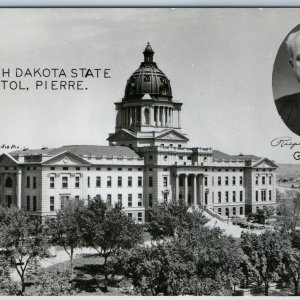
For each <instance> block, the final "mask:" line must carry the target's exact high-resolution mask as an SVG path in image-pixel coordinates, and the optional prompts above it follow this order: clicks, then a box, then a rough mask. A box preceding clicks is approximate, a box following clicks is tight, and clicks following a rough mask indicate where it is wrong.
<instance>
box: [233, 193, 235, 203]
mask: <svg viewBox="0 0 300 300" xmlns="http://www.w3.org/2000/svg"><path fill="white" fill-rule="evenodd" d="M232 202H235V191H233V192H232Z"/></svg>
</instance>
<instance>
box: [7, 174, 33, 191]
mask: <svg viewBox="0 0 300 300" xmlns="http://www.w3.org/2000/svg"><path fill="white" fill-rule="evenodd" d="M6 182H7V181H6ZM26 187H27V188H28V189H29V188H30V177H29V176H27V177H26Z"/></svg>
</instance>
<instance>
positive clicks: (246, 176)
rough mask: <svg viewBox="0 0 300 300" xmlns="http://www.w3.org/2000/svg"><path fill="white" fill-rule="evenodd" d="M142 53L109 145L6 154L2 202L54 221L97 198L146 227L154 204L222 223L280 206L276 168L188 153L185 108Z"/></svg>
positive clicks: (0, 169)
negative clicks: (68, 206) (177, 205)
mask: <svg viewBox="0 0 300 300" xmlns="http://www.w3.org/2000/svg"><path fill="white" fill-rule="evenodd" d="M143 54H144V61H143V62H142V63H141V64H140V67H139V68H138V69H137V70H136V71H135V72H134V73H133V74H132V75H131V76H130V77H129V79H128V80H127V83H126V87H125V94H124V97H123V98H122V101H121V102H116V103H115V106H116V124H115V132H113V133H110V134H109V137H108V139H107V140H108V142H109V145H108V146H98V145H71V146H62V147H59V148H46V147H45V148H41V149H23V150H18V151H14V152H11V153H9V154H5V153H3V154H2V155H1V156H0V203H2V204H3V203H4V204H6V205H8V206H10V205H16V206H18V207H20V208H22V209H24V210H26V211H28V212H29V213H30V214H35V215H39V216H49V215H55V213H56V210H58V209H60V208H61V207H63V205H64V201H66V200H68V199H84V200H87V199H89V198H93V197H95V196H97V195H100V196H101V198H102V199H103V200H104V201H106V202H107V203H108V205H114V203H116V202H121V203H122V205H123V207H124V210H125V211H126V213H127V214H128V215H129V216H130V217H132V218H133V219H135V220H136V221H137V222H146V221H147V220H148V218H149V211H151V209H152V207H153V206H154V205H155V204H156V203H160V202H163V201H166V202H170V201H175V200H178V199H183V200H184V201H185V202H186V203H187V204H188V205H189V206H190V207H191V208H192V209H198V208H204V209H205V210H206V211H207V212H209V213H210V214H211V215H220V216H222V217H233V216H245V215H247V214H249V213H255V212H256V210H257V209H258V208H262V207H263V206H273V207H275V206H276V173H275V171H276V168H277V165H276V164H275V163H274V162H273V161H271V160H269V159H268V158H264V157H257V156H255V155H228V154H225V153H223V152H220V151H218V150H213V149H211V148H201V147H192V148H191V147H189V146H188V142H189V139H188V137H187V134H185V133H184V131H182V128H181V113H182V112H183V113H184V110H183V103H182V102H180V101H177V100H176V99H174V98H173V95H172V89H171V84H170V80H169V79H168V78H167V76H166V75H165V74H164V73H163V72H162V71H161V70H160V69H159V68H158V66H157V64H156V63H155V62H154V60H153V56H154V51H153V50H152V47H151V46H150V44H149V43H148V45H147V46H146V48H145V50H144V52H143Z"/></svg>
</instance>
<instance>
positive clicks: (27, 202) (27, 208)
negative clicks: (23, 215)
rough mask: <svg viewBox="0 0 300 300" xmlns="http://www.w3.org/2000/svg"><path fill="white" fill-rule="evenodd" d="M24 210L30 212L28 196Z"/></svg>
mask: <svg viewBox="0 0 300 300" xmlns="http://www.w3.org/2000/svg"><path fill="white" fill-rule="evenodd" d="M26 210H30V196H27V200H26Z"/></svg>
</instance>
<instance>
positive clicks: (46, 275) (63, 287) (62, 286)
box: [26, 269, 75, 296]
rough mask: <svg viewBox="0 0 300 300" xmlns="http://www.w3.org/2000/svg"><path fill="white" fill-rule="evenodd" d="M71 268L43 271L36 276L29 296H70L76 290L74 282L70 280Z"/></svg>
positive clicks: (28, 293)
mask: <svg viewBox="0 0 300 300" xmlns="http://www.w3.org/2000/svg"><path fill="white" fill-rule="evenodd" d="M70 276H71V270H68V269H66V270H58V269H57V270H53V271H52V272H47V271H41V272H39V274H38V275H37V276H36V277H35V279H34V282H33V286H31V287H30V290H29V291H28V292H27V293H26V295H28V296H70V295H73V294H74V292H75V286H74V283H72V282H70Z"/></svg>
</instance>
